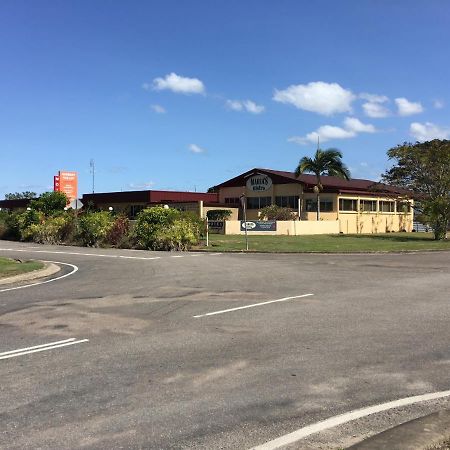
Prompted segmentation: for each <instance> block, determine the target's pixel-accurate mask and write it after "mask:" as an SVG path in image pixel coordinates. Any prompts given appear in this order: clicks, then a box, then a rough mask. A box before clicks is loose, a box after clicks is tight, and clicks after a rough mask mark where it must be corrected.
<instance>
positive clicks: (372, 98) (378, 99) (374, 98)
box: [359, 92, 389, 103]
mask: <svg viewBox="0 0 450 450" xmlns="http://www.w3.org/2000/svg"><path fill="white" fill-rule="evenodd" d="M359 98H362V99H363V100H367V101H368V102H370V103H386V102H388V101H389V97H386V96H385V95H378V94H368V93H367V92H363V93H362V94H359Z"/></svg>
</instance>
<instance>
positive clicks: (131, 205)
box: [82, 168, 413, 235]
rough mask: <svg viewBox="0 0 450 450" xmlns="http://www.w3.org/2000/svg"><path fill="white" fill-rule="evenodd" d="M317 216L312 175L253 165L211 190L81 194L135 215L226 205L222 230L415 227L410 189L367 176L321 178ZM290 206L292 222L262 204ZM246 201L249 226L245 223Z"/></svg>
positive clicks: (88, 201)
mask: <svg viewBox="0 0 450 450" xmlns="http://www.w3.org/2000/svg"><path fill="white" fill-rule="evenodd" d="M321 183H322V185H323V190H322V192H321V193H320V220H319V221H317V194H316V193H315V191H314V188H315V186H316V185H317V179H316V177H315V175H301V176H300V177H298V178H297V177H296V176H295V174H294V173H293V172H282V171H277V170H270V169H258V168H255V169H252V170H249V171H248V172H245V173H243V174H241V175H238V176H237V177H235V178H232V179H230V180H228V181H225V182H223V183H221V184H219V185H217V186H215V187H214V189H213V190H214V191H215V192H212V193H200V192H176V191H156V190H147V191H128V192H108V193H95V194H84V195H83V197H82V202H83V204H84V206H85V207H86V206H90V207H93V208H95V209H102V210H108V209H109V210H113V211H115V212H117V213H123V214H126V215H127V216H128V217H130V218H131V219H135V218H136V216H137V214H138V213H139V211H141V210H142V209H144V208H147V207H151V206H155V205H161V204H164V205H167V206H168V207H171V208H177V209H179V210H182V211H192V212H195V213H196V214H198V215H199V216H200V217H202V218H206V217H207V213H208V211H210V210H217V209H228V210H231V216H230V217H229V219H228V220H226V221H225V223H224V225H223V228H222V230H220V231H221V232H223V233H225V234H242V233H244V232H245V228H247V232H251V233H252V234H284V235H301V234H338V233H344V234H348V233H386V232H400V231H407V232H410V231H412V230H413V208H412V206H413V200H412V195H411V194H412V193H411V192H410V191H406V190H404V189H401V188H397V187H394V186H389V185H386V184H382V183H378V182H375V181H370V180H362V179H351V180H348V181H347V180H344V179H341V178H337V177H327V176H323V177H321ZM270 205H277V206H281V207H288V208H290V209H292V211H293V212H294V213H295V220H293V221H277V222H270V221H268V222H263V221H261V220H259V219H260V211H261V209H262V208H264V207H266V206H270ZM244 206H245V214H246V220H247V225H245V222H244Z"/></svg>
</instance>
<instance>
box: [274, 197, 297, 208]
mask: <svg viewBox="0 0 450 450" xmlns="http://www.w3.org/2000/svg"><path fill="white" fill-rule="evenodd" d="M298 199H299V196H298V195H281V196H277V197H275V205H277V206H281V207H282V208H292V209H297V208H298Z"/></svg>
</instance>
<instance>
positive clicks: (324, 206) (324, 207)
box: [305, 199, 333, 212]
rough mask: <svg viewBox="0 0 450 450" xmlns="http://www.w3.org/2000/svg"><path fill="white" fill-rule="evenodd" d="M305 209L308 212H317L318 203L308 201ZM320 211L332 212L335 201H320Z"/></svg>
mask: <svg viewBox="0 0 450 450" xmlns="http://www.w3.org/2000/svg"><path fill="white" fill-rule="evenodd" d="M305 209H306V211H307V212H313V211H317V201H316V200H313V199H308V200H306V203H305ZM320 210H321V211H322V212H332V211H333V200H327V199H325V200H320Z"/></svg>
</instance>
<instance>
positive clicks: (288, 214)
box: [260, 205, 296, 220]
mask: <svg viewBox="0 0 450 450" xmlns="http://www.w3.org/2000/svg"><path fill="white" fill-rule="evenodd" d="M260 218H261V219H263V220H295V218H296V216H295V213H293V212H292V210H291V209H290V208H283V207H281V206H277V205H271V206H266V207H265V208H263V209H261V213H260Z"/></svg>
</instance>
